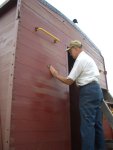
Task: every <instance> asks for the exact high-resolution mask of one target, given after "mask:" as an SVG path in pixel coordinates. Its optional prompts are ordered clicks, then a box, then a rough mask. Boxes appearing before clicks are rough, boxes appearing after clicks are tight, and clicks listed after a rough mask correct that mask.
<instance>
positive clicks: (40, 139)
mask: <svg viewBox="0 0 113 150" xmlns="http://www.w3.org/2000/svg"><path fill="white" fill-rule="evenodd" d="M24 5H25V4H24V3H22V7H21V16H20V22H19V29H18V42H17V51H16V59H15V66H16V67H15V73H14V88H13V101H12V121H11V122H12V123H13V125H12V127H11V139H13V140H12V141H11V148H12V149H13V148H15V149H16V150H20V149H23V150H24V149H28V150H29V149H30V150H31V149H32V150H33V149H34V150H36V149H42V150H44V149H46V150H50V149H54V150H57V149H59V150H60V149H61V150H69V149H70V143H71V142H70V111H69V109H70V105H69V96H68V92H69V88H68V86H66V85H63V84H61V83H60V82H57V81H55V80H54V79H52V77H51V75H50V73H49V71H48V68H47V65H48V64H53V65H54V66H56V67H57V68H58V69H59V71H60V72H61V73H62V74H67V72H68V67H67V66H68V62H67V61H66V60H67V55H66V53H65V51H64V49H65V48H66V46H65V42H62V43H61V42H59V43H55V44H54V43H53V39H52V38H51V37H49V36H47V35H45V34H44V33H42V32H37V33H36V32H35V31H34V28H35V26H37V25H39V26H42V25H44V26H43V27H44V28H45V29H46V30H48V31H49V32H51V33H52V34H55V36H57V37H58V38H60V39H61V38H62V39H63V38H64V36H63V37H62V35H63V34H62V32H61V31H59V32H58V33H57V32H56V31H57V29H56V28H55V27H54V26H51V27H50V24H46V22H44V20H43V18H42V19H40V20H39V18H38V17H37V16H38V14H37V13H36V14H33V13H32V8H29V11H28V10H26V9H28V8H27V7H26V6H25V7H24ZM39 11H40V10H39ZM24 12H26V13H24ZM26 18H28V21H29V22H26V21H25V20H26ZM46 21H47V20H46ZM42 22H43V23H42ZM56 33H57V34H56Z"/></svg>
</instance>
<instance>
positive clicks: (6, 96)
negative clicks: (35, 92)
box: [0, 6, 18, 150]
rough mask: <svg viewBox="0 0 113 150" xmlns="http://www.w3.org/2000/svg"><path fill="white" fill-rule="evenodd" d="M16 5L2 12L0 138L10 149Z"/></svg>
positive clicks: (2, 145)
mask: <svg viewBox="0 0 113 150" xmlns="http://www.w3.org/2000/svg"><path fill="white" fill-rule="evenodd" d="M15 17H16V6H15V7H11V9H10V10H9V11H8V12H6V13H5V14H3V15H1V14H0V123H1V124H0V133H1V135H0V138H1V142H2V143H1V149H2V148H3V150H8V148H9V137H10V124H11V103H12V88H13V70H14V62H15V49H16V35H17V24H18V22H17V21H15Z"/></svg>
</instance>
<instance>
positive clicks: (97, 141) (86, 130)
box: [49, 40, 105, 150]
mask: <svg viewBox="0 0 113 150" xmlns="http://www.w3.org/2000/svg"><path fill="white" fill-rule="evenodd" d="M67 51H68V52H69V53H70V54H71V56H72V57H73V58H74V59H76V61H75V63H74V65H73V68H72V70H71V72H70V74H69V75H68V77H64V76H62V75H60V74H59V72H58V71H57V70H56V69H55V68H54V67H53V66H52V65H50V66H49V69H50V72H51V74H52V75H53V77H55V78H56V79H58V80H60V81H61V82H63V83H65V84H67V85H71V84H73V82H76V84H77V86H79V88H80V105H79V106H80V117H81V127H80V132H81V138H82V150H105V144H104V135H103V128H102V114H101V110H100V107H101V104H102V101H103V94H102V90H101V88H100V86H99V81H98V78H99V71H98V68H97V66H96V64H95V62H94V60H93V59H92V58H91V57H90V56H89V55H87V54H86V53H85V52H84V51H83V49H82V44H81V42H80V41H77V40H75V41H71V43H70V45H69V47H68V48H67Z"/></svg>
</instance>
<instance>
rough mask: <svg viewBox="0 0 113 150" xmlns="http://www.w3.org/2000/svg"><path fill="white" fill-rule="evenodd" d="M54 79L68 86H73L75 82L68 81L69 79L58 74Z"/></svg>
mask: <svg viewBox="0 0 113 150" xmlns="http://www.w3.org/2000/svg"><path fill="white" fill-rule="evenodd" d="M54 77H55V78H57V79H58V80H59V81H61V82H62V83H64V84H67V85H71V84H72V83H73V82H74V81H73V80H71V79H67V77H64V76H62V75H60V74H59V73H58V74H56V75H55V76H54Z"/></svg>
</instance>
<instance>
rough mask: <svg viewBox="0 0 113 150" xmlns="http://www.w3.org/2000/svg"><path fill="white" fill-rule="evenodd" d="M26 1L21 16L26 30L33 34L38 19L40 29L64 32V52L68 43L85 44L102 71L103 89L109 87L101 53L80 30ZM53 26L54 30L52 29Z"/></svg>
mask: <svg viewBox="0 0 113 150" xmlns="http://www.w3.org/2000/svg"><path fill="white" fill-rule="evenodd" d="M24 1H25V2H24V3H23V5H22V7H24V8H26V9H22V10H21V14H22V18H21V20H22V21H23V26H24V28H26V29H28V30H31V32H33V28H34V27H35V26H37V25H35V24H36V20H37V19H38V20H40V22H39V23H38V27H43V28H45V29H47V30H48V27H47V25H48V26H49V27H50V31H51V32H52V33H54V32H55V34H56V36H57V35H58V34H59V32H62V34H61V35H60V40H61V43H64V50H65V49H66V47H67V46H68V43H69V42H70V40H74V39H78V40H80V41H81V42H82V43H83V48H84V50H85V51H86V52H87V53H88V54H89V55H90V56H91V57H92V58H93V59H94V61H95V62H96V64H97V66H98V69H99V70H101V73H100V75H101V77H100V84H101V87H102V88H103V89H106V88H107V85H106V78H105V74H104V71H105V68H104V60H103V57H102V55H101V53H100V52H99V51H97V50H96V49H95V48H94V47H93V46H92V45H91V44H90V43H89V42H88V41H87V39H86V38H84V37H83V35H82V34H81V33H80V32H79V31H78V30H76V29H75V27H72V26H71V25H70V24H69V23H68V22H66V21H65V20H64V19H62V18H60V17H59V16H58V15H57V14H54V13H53V12H51V11H50V10H49V9H47V8H46V7H44V6H43V5H42V4H40V3H37V1H33V2H32V4H31V2H29V1H28V2H27V1H26V0H24ZM32 5H35V7H32ZM30 8H32V9H30ZM36 8H37V9H36ZM48 12H49V13H48ZM25 14H27V15H28V16H30V17H31V19H30V20H29V17H25ZM34 14H35V17H32V16H33V15H34ZM44 14H46V15H44ZM56 15H57V16H56ZM53 16H55V17H53ZM29 22H31V23H29ZM44 22H45V23H44ZM24 24H27V26H25V25H24ZM53 26H54V28H52V27H53ZM38 35H39V36H40V37H41V36H42V35H43V33H40V32H39V33H38ZM45 38H46V37H45ZM58 46H59V45H58ZM51 48H52V47H51ZM62 48H63V47H62ZM58 49H59V47H58ZM57 51H58V50H57Z"/></svg>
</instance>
